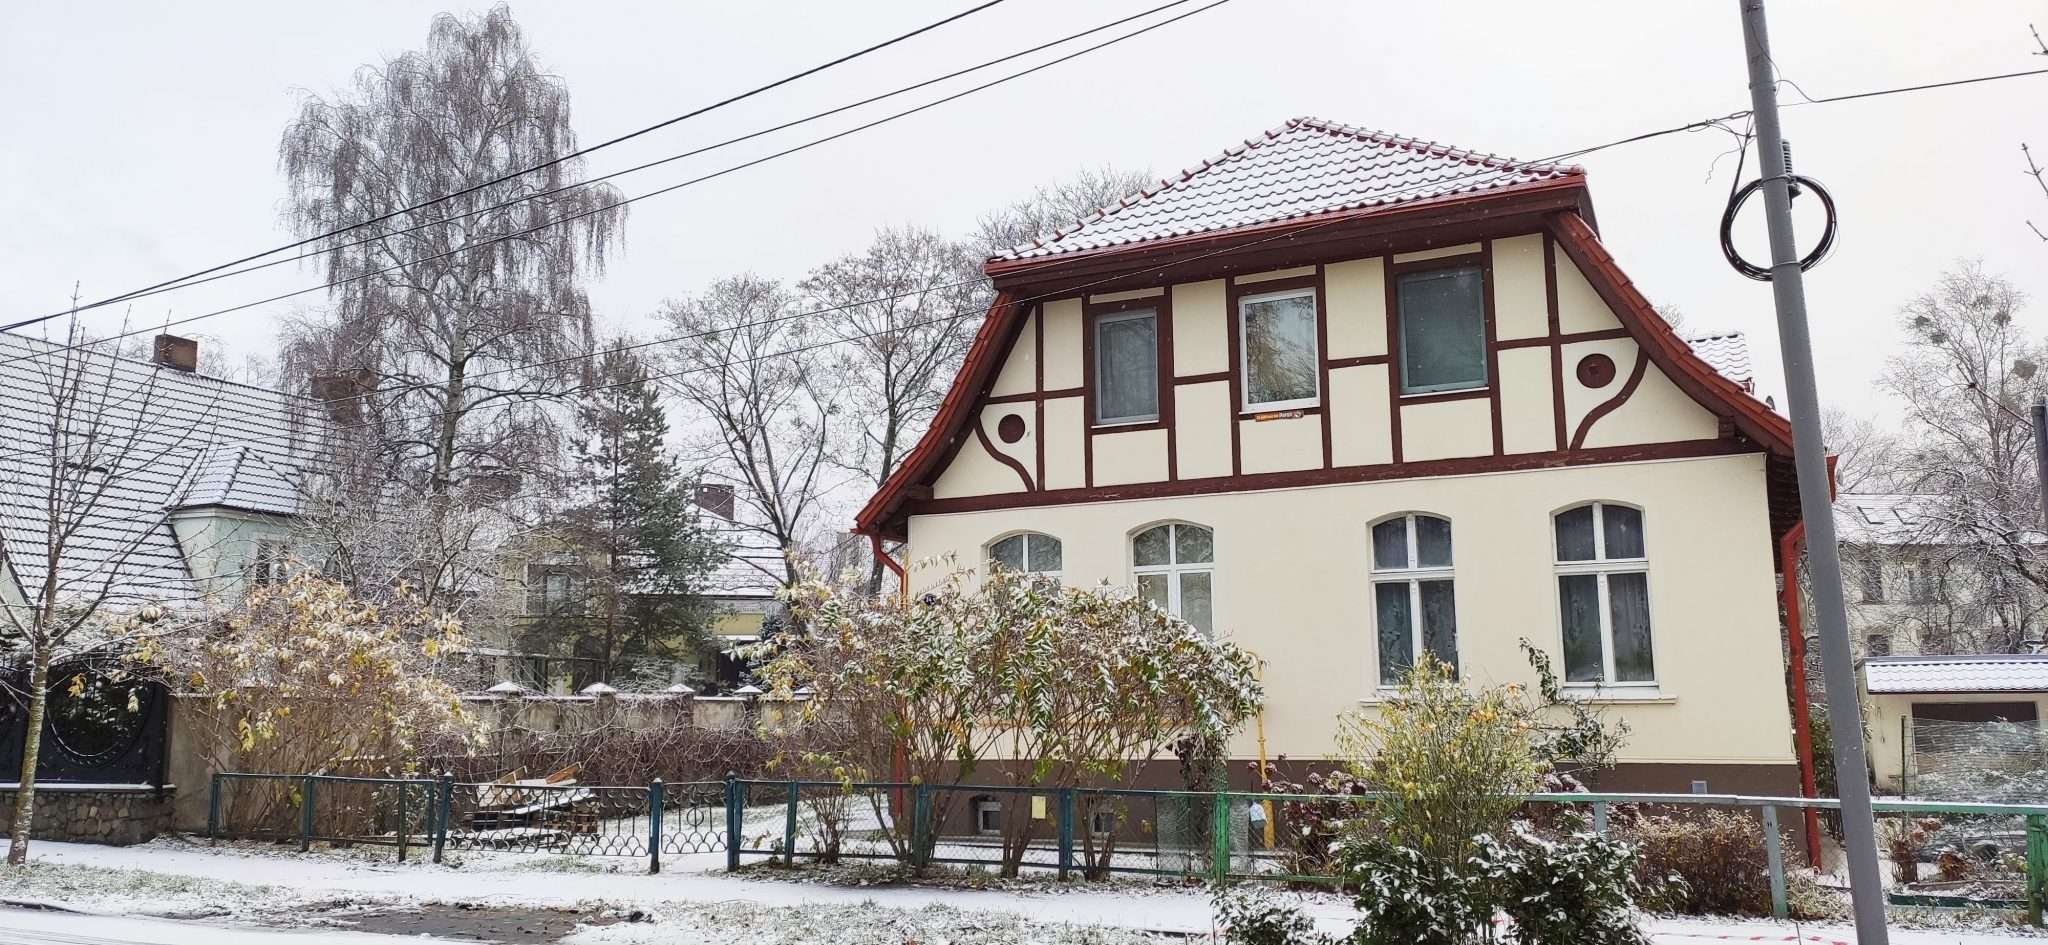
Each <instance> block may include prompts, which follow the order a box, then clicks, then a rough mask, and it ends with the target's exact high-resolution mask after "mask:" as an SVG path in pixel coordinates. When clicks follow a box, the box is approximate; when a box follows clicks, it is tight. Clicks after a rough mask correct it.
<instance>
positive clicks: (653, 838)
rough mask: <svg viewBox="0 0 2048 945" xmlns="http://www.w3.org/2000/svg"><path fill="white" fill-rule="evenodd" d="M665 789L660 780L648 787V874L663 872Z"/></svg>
mask: <svg viewBox="0 0 2048 945" xmlns="http://www.w3.org/2000/svg"><path fill="white" fill-rule="evenodd" d="M664 790H665V789H664V787H663V785H662V783H661V779H660V778H655V779H654V783H652V784H649V785H648V786H647V872H649V873H659V872H661V816H662V809H663V807H664V806H665V805H664V804H663V803H662V797H661V796H662V793H663V792H664Z"/></svg>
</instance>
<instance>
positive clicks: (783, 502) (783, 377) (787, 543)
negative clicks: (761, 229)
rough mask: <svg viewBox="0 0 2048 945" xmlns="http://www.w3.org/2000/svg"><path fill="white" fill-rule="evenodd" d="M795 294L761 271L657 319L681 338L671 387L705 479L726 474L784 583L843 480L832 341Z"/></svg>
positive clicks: (667, 308)
mask: <svg viewBox="0 0 2048 945" xmlns="http://www.w3.org/2000/svg"><path fill="white" fill-rule="evenodd" d="M796 313H797V308H796V300H795V298H794V297H793V296H792V295H791V294H790V292H789V290H787V289H785V288H784V287H783V286H782V285H781V284H780V283H777V282H775V281H773V280H770V279H764V278H761V277H759V276H753V275H744V276H733V277H730V278H726V279H721V280H719V281H717V282H714V283H712V284H711V286H710V287H709V288H707V289H705V290H704V292H702V293H700V294H698V295H696V296H692V297H689V298H684V299H679V300H670V301H669V302H667V303H665V304H664V305H663V307H662V311H661V318H662V319H663V320H664V321H666V322H667V323H668V325H669V327H670V328H671V329H673V333H674V334H675V335H677V336H679V337H680V339H681V340H679V341H677V342H676V343H675V344H674V345H673V346H671V347H670V349H669V351H668V359H669V361H670V364H671V370H670V371H669V379H668V385H669V388H670V390H672V391H673V392H674V393H675V394H676V395H677V396H678V397H679V398H680V399H681V400H682V401H683V404H684V406H685V408H686V410H687V411H688V413H689V414H691V415H692V419H694V420H696V421H698V423H697V426H698V428H699V429H700V433H699V435H698V436H697V438H696V439H697V440H698V443H697V447H698V448H699V450H700V451H702V452H703V453H704V454H706V455H707V456H708V458H709V461H710V464H711V468H710V470H708V471H707V474H706V478H707V479H717V478H729V479H731V480H732V481H733V482H734V483H735V484H736V485H737V487H738V488H737V489H736V490H735V492H736V498H737V499H738V501H739V502H740V504H741V505H742V506H743V507H744V509H745V514H739V515H735V516H734V524H735V525H736V526H738V527H740V528H745V529H751V530H753V531H756V532H758V533H760V534H762V535H765V536H767V537H768V538H769V539H771V540H773V541H774V542H775V543H776V546H777V547H778V548H781V549H782V550H783V552H784V554H783V556H782V557H783V573H781V574H776V575H771V576H772V577H774V578H775V579H776V580H777V581H779V582H781V583H782V584H784V585H793V584H795V583H796V581H797V580H798V577H799V562H798V556H797V555H796V554H795V553H794V552H795V551H796V550H797V549H799V548H801V547H803V546H804V545H805V543H806V542H807V541H808V540H809V539H810V538H812V537H813V536H812V532H813V530H814V529H815V528H816V525H817V522H816V519H817V516H818V513H819V512H820V511H821V506H822V504H823V502H824V499H825V495H826V493H827V492H829V491H830V490H831V488H832V487H833V486H835V485H837V484H838V483H837V479H836V478H835V476H834V470H835V467H834V466H833V464H832V453H831V426H832V422H833V414H834V412H835V410H837V409H838V408H837V398H838V396H839V391H838V390H836V389H835V388H834V383H835V379H834V378H833V377H832V372H831V371H830V370H829V365H827V364H826V363H825V361H824V357H825V350H826V348H825V346H826V345H827V344H830V343H831V342H832V341H833V340H834V339H833V338H832V337H831V336H829V335H827V334H825V333H824V332H822V331H821V327H820V326H819V325H818V324H816V323H815V322H814V321H813V320H812V319H809V318H802V317H796Z"/></svg>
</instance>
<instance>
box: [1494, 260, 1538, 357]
mask: <svg viewBox="0 0 2048 945" xmlns="http://www.w3.org/2000/svg"><path fill="white" fill-rule="evenodd" d="M1493 320H1494V328H1493V334H1494V337H1496V338H1499V339H1501V340H1503V341H1505V340H1508V339H1511V338H1540V337H1542V336H1544V335H1547V334H1549V333H1550V301H1549V297H1548V296H1547V295H1546V294H1545V292H1544V289H1543V237H1542V236H1541V235H1538V234H1531V235H1529V236H1515V237H1510V238H1508V239H1504V240H1494V241H1493Z"/></svg>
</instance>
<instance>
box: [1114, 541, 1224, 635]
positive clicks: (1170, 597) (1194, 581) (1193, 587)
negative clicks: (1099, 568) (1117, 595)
mask: <svg viewBox="0 0 2048 945" xmlns="http://www.w3.org/2000/svg"><path fill="white" fill-rule="evenodd" d="M1215 552H1216V548H1215V536H1214V534H1213V533H1212V532H1210V531H1209V529H1207V528H1204V527H1202V526H1200V525H1189V524H1186V523H1184V522H1173V523H1169V524H1166V525H1154V526H1152V527H1151V528H1148V529H1145V530H1144V531H1142V532H1139V533H1138V534H1137V535H1136V536H1135V537H1133V538H1132V539H1131V573H1132V574H1134V575H1136V576H1137V579H1138V593H1141V594H1143V595H1145V596H1146V597H1147V598H1148V599H1150V600H1151V601H1152V602H1153V603H1155V604H1158V605H1159V606H1161V607H1164V608H1166V612H1167V613H1170V614H1173V615H1175V616H1177V617H1179V618H1180V619H1182V620H1185V621H1187V622H1188V623H1190V624H1193V625H1194V627H1195V629H1197V630H1200V631H1202V632H1203V633H1213V632H1215V614H1214V610H1213V602H1214V598H1213V596H1212V595H1213V587H1214V585H1213V583H1212V581H1213V579H1214V577H1215V570H1216V565H1215V560H1216V554H1215Z"/></svg>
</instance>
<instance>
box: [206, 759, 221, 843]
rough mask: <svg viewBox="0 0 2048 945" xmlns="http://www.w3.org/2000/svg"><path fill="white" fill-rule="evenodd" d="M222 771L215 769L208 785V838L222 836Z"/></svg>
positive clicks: (215, 838) (214, 838)
mask: <svg viewBox="0 0 2048 945" xmlns="http://www.w3.org/2000/svg"><path fill="white" fill-rule="evenodd" d="M220 782H221V776H220V772H218V771H215V772H214V773H213V777H212V778H211V779H210V780H209V783H208V784H207V786H206V839H208V840H217V839H219V837H220Z"/></svg>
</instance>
